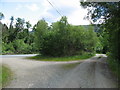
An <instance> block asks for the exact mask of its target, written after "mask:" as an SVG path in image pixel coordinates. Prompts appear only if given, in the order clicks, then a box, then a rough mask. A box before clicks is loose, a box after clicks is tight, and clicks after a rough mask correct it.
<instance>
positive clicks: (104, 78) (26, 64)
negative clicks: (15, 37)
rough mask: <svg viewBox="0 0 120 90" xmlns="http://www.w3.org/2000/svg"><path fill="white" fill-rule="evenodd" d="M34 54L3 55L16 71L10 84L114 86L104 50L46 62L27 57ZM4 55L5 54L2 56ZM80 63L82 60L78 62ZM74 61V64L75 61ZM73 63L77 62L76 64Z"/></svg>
mask: <svg viewBox="0 0 120 90" xmlns="http://www.w3.org/2000/svg"><path fill="white" fill-rule="evenodd" d="M27 56H30V55H18V56H14V55H13V56H2V63H3V64H6V65H8V66H9V67H10V68H11V70H12V71H13V72H14V78H13V80H12V81H11V83H10V84H9V85H8V86H7V87H6V88H114V87H116V86H117V82H116V79H115V78H113V76H112V75H111V72H110V70H109V69H108V67H107V64H106V62H105V60H106V58H107V57H106V56H105V55H102V56H103V57H102V58H100V59H98V57H99V56H101V55H100V54H98V55H96V56H95V57H93V58H90V59H87V60H85V61H73V62H71V61H70V62H48V61H46V62H44V61H33V60H26V59H24V58H25V57H27ZM0 58H1V57H0ZM74 63H78V64H74ZM73 64H74V65H73ZM72 65H73V66H72Z"/></svg>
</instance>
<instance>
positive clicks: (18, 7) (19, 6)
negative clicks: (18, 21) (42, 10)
mask: <svg viewBox="0 0 120 90" xmlns="http://www.w3.org/2000/svg"><path fill="white" fill-rule="evenodd" d="M22 7H23V6H22V5H21V4H19V5H17V7H16V8H15V10H20V9H21V8H22Z"/></svg>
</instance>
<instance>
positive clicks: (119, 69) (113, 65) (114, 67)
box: [107, 59, 120, 87]
mask: <svg viewBox="0 0 120 90" xmlns="http://www.w3.org/2000/svg"><path fill="white" fill-rule="evenodd" d="M107 62H108V65H109V68H110V69H111V71H112V73H113V74H114V75H115V76H116V77H117V78H118V87H120V65H119V63H118V62H116V60H112V59H108V60H107Z"/></svg>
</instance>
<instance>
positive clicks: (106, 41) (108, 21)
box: [81, 2, 120, 63]
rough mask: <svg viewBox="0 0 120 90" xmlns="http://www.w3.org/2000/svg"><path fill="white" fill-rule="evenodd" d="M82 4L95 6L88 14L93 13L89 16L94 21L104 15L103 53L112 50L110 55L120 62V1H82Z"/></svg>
mask: <svg viewBox="0 0 120 90" xmlns="http://www.w3.org/2000/svg"><path fill="white" fill-rule="evenodd" d="M81 5H82V6H83V7H85V8H86V7H94V8H95V9H94V10H89V13H88V15H89V14H91V17H89V18H91V19H92V20H93V21H97V20H98V19H100V18H102V17H104V20H105V22H104V23H103V24H101V25H100V28H101V29H103V30H102V33H100V35H101V36H102V38H101V37H100V39H101V43H102V45H103V53H106V52H110V53H111V54H109V57H111V58H112V59H114V60H116V61H117V62H118V63H120V47H119V45H120V40H119V39H120V35H119V34H120V23H118V22H119V21H120V17H119V16H120V13H119V11H120V2H104V3H103V2H102V3H101V2H98V3H95V2H81ZM91 11H92V12H91ZM89 16H90V15H89ZM100 35H99V36H100Z"/></svg>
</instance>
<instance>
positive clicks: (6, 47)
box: [2, 42, 15, 54]
mask: <svg viewBox="0 0 120 90" xmlns="http://www.w3.org/2000/svg"><path fill="white" fill-rule="evenodd" d="M14 51H15V49H14V47H13V43H9V44H7V43H4V42H2V53H3V54H13V53H14Z"/></svg>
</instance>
